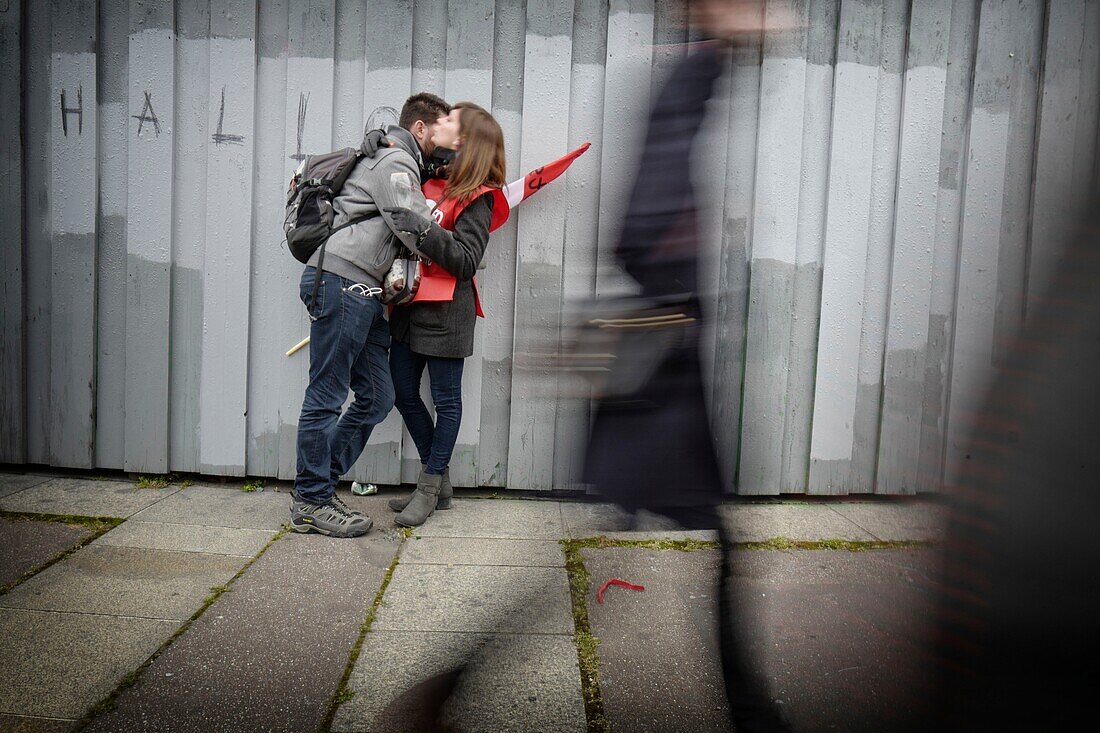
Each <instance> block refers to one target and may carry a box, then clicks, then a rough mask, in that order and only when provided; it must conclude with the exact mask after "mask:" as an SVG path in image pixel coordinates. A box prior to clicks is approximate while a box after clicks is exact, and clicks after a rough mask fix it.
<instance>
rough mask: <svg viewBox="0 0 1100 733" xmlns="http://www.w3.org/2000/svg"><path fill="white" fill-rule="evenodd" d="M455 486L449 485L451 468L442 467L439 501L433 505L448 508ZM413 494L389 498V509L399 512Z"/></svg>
mask: <svg viewBox="0 0 1100 733" xmlns="http://www.w3.org/2000/svg"><path fill="white" fill-rule="evenodd" d="M421 470H423V469H421ZM454 493H455V488H454V487H453V486H451V469H450V468H444V469H443V482H442V483H441V484H440V485H439V502H438V503H437V504H436V505H435V508H436V509H450V508H451V497H453V496H454ZM412 498H413V495H412V494H409V495H408V496H401V497H397V498H396V499H390V501H389V505H390V509H393V510H394V511H395V512H401V511H404V510H405V507H407V506H408V505H409V502H410V501H412Z"/></svg>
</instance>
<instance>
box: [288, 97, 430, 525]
mask: <svg viewBox="0 0 1100 733" xmlns="http://www.w3.org/2000/svg"><path fill="white" fill-rule="evenodd" d="M449 111H450V107H449V106H448V105H447V103H446V102H444V101H443V100H442V99H440V98H439V97H437V96H435V95H434V94H427V93H422V94H416V95H413V96H412V97H409V99H408V100H407V101H406V102H405V105H404V107H402V109H401V119H400V124H399V126H397V127H390V128H389V129H388V130H386V136H387V137H388V138H389V140H390V141H391V144H390V146H389V147H384V148H381V149H379V150H378V151H377V153H375V154H374V155H372V156H370V157H365V158H363V159H362V160H361V161H360V162H359V163H358V164H357V165H356V167H355V169H354V170H353V171H352V173H351V175H350V176H348V179H347V182H346V183H345V184H344V187H343V189H341V191H340V193H339V195H338V196H337V197H336V198H335V200H334V201H333V208H334V209H335V212H336V217H335V220H334V222H333V224H334V226H340V225H341V224H343V223H344V222H347V221H348V220H350V219H353V218H356V217H366V218H365V219H364V220H362V221H360V222H358V223H356V224H353V225H351V226H350V227H347V228H345V229H341V230H340V231H338V232H336V233H335V234H334V235H333V236H332V237H330V238H329V240H328V243H327V244H326V245H325V255H324V262H323V263H322V264H321V269H322V273H321V282H320V286H319V288H318V290H317V296H316V302H312V293H313V284H314V280H315V278H316V275H317V267H318V259H319V254H320V251H318V252H317V253H315V254H314V255H313V257H312V258H311V259H310V261H309V263H308V264H307V265H306V268H305V272H304V273H302V280H301V285H300V290H301V298H302V302H303V303H305V305H306V308H307V309H308V310H309V312H310V319H311V320H312V323H311V324H310V329H309V337H310V343H309V385H308V386H307V387H306V394H305V399H304V400H303V402H302V413H301V416H300V417H299V419H298V476H297V478H296V479H295V481H294V492H293V500H292V502H291V520H290V524H291V527H292V528H293V529H294V530H295V531H297V532H319V533H321V534H325V535H329V536H331V537H358V536H359V535H362V534H365V533H366V532H368V531H370V528H371V525H372V522H371V519H370V518H369V517H367V516H366V515H364V514H362V513H360V512H355V511H352V510H351V509H350V508H349V507H348V506H347V505H346V504H344V502H342V501H341V500H340V499H339V498H338V497H337V496H336V482H337V480H338V479H339V478H340V476H342V475H344V474H345V473H347V472H348V470H350V469H351V466H352V464H354V463H355V461H356V459H358V458H359V455H360V454H361V453H362V452H363V448H364V446H366V444H367V439H368V438H369V437H370V434H371V431H372V430H373V429H374V426H375V425H377V424H378V423H379V422H381V421H382V420H383V419H384V418H385V417H386V415H387V414H389V411H390V410H391V409H392V408H393V400H394V392H393V382H392V380H391V378H390V368H389V360H388V351H389V347H390V332H389V326H388V324H387V323H386V319H385V315H384V314H385V307H384V306H383V305H382V301H381V300H379V295H380V294H381V285H382V279H383V278H384V277H385V275H386V273H387V272H388V271H389V269H390V266H391V265H392V264H393V261H394V258H395V257H396V255H397V251H398V248H399V246H400V245H401V244H402V243H404V244H405V245H407V246H410V247H411V246H412V245H414V244H415V238H416V237H415V235H413V234H407V233H405V232H399V231H398V230H397V229H395V228H394V224H393V221H392V219H391V218H390V214H389V213H387V212H386V209H387V208H390V207H397V206H401V207H407V208H410V209H412V210H413V211H417V212H418V213H420V214H421V215H423V216H425V217H427V216H430V210H429V208H428V205H427V204H426V203H425V201H424V196H423V194H422V193H421V192H420V183H421V177H422V171H423V169H424V167H425V164H426V160H427V157H428V156H430V155H431V153H432V148H433V145H432V142H431V137H432V133H433V132H434V128H435V123H436V120H438V119H439V118H440V117H443V116H445V115H446V114H447V113H448V112H449ZM375 134H376V133H375V131H368V132H367V138H368V139H367V140H364V146H363V147H364V150H373V149H375V148H377V147H378V140H377V139H369V138H371V136H372V135H375ZM399 240H400V241H399ZM349 388H350V389H351V391H352V392H353V393H354V395H355V399H354V401H353V402H352V403H351V405H349V406H348V408H347V410H345V411H344V412H343V414H341V408H342V407H343V404H344V401H345V400H346V399H347V396H348V390H349Z"/></svg>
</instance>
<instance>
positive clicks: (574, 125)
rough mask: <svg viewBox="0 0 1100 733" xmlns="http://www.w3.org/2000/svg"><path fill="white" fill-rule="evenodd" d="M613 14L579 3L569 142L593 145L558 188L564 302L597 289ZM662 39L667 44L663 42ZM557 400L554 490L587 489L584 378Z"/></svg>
mask: <svg viewBox="0 0 1100 733" xmlns="http://www.w3.org/2000/svg"><path fill="white" fill-rule="evenodd" d="M607 11H608V5H607V3H604V2H592V0H577V2H576V4H575V5H574V10H573V39H572V41H573V60H572V65H573V70H572V77H571V79H570V82H569V84H570V89H569V92H570V94H569V143H568V145H567V147H568V148H569V149H570V150H573V149H575V148H577V147H580V146H581V145H583V144H584V143H586V142H587V143H591V144H592V146H593V147H592V148H591V149H590V151H589V152H587V153H585V154H584V155H582V156H581V157H580V158H578V159H577V160H576V161H574V163H573V165H571V166H570V168H569V171H568V172H567V173H566V175H565V179H564V181H562V182H560V183H558V184H557V185H559V186H560V185H564V186H566V191H565V204H564V205H565V210H566V211H567V212H569V215H568V216H567V217H566V219H565V247H564V250H563V252H562V301H563V303H570V302H577V301H579V300H581V299H583V298H587V297H589V296H591V295H592V293H593V291H594V288H595V274H596V271H595V267H596V261H595V257H594V255H595V252H594V248H593V247H592V243H593V242H595V241H596V238H597V237H598V236H599V195H600V177H601V175H600V159H599V157H598V156H597V155H596V154H595V152H593V151H598V150H599V149H600V148H601V146H602V142H603V135H602V132H603V130H602V125H603V115H604V110H603V99H604V63H605V59H606V58H607V48H606V43H607ZM673 20H674V18H672V17H670V18H667V19H666V21H665V25H663V26H661V27H659V28H658V30H657V32H658V33H663V34H664V36H666V37H670V36H673V34H675V29H674V28H672V27H669V26H670V25H671V24H672V22H673ZM661 40H666V39H665V38H662V39H661ZM565 379H566V377H562V380H563V381H562V383H561V387H562V393H561V395H559V396H558V398H557V407H556V409H555V413H556V415H557V421H556V423H555V425H554V446H555V448H554V486H555V487H570V488H574V489H577V488H582V485H581V479H582V471H583V468H584V448H585V444H586V443H587V441H588V427H589V417H590V412H591V410H590V407H591V405H590V403H589V400H588V399H587V397H584V396H576V395H578V394H579V395H584V394H585V391H584V384H583V380H578V379H573V380H572V382H571V383H566V382H565V381H564V380H565Z"/></svg>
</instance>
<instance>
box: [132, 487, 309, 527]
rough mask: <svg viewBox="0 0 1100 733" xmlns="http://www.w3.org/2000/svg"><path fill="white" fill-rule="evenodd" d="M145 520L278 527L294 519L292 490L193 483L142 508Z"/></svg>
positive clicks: (209, 524)
mask: <svg viewBox="0 0 1100 733" xmlns="http://www.w3.org/2000/svg"><path fill="white" fill-rule="evenodd" d="M134 519H136V520H138V521H141V522H165V523H168V524H201V525H204V526H207V527H238V528H242V529H267V530H278V529H281V528H282V526H283V524H284V523H286V522H289V521H290V494H284V493H279V492H275V491H251V492H248V491H241V490H240V489H239V488H236V487H231V486H225V487H216V486H189V487H187V488H186V489H183V490H181V491H179V492H178V493H176V494H174V495H172V496H171V497H169V498H167V499H165V500H164V501H162V502H159V503H157V504H156V505H154V506H151V507H149V508H148V509H146V510H144V511H141V512H138V513H137V514H135V515H134Z"/></svg>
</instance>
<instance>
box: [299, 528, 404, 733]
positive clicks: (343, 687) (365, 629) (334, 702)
mask: <svg viewBox="0 0 1100 733" xmlns="http://www.w3.org/2000/svg"><path fill="white" fill-rule="evenodd" d="M412 533H413V530H412V528H406V529H404V530H402V531H401V532H400V534H401V545H404V544H405V542H406V540H408V539H409V537H411V536H412ZM401 545H399V546H398V548H397V550H396V551H395V552H394V554H393V561H392V562H391V563H390V567H389V569H387V570H386V575H385V577H383V578H382V585H381V586H379V588H378V593H376V594H375V596H374V602H373V603H372V604H371V607H370V610H369V611H367V617H366V618H365V619H364V620H363V623H362V625H360V626H359V638H358V639H356V640H355V645H354V646H353V647H352V648H351V653H350V654H349V655H348V663H347V666H345V667H344V674H343V676H342V677H341V678H340V684H338V685H337V686H336V692H335V693H333V695H332V697H331V698H329V705H328V712H327V713H326V714H325V719H324V720H323V721H321V727H320V729H319V730H320V731H321V733H328V731H330V730H331V729H332V721H333V719H334V718H335V717H336V709H337V708H338V707H340V705H341V704H342V703H345V702H347V701H348V700H350V699H352V698H353V697H355V691H354V690H349V689H348V686H347V685H348V680H349V679H351V673H352V671H353V670H354V669H355V663H356V662H357V661H359V653H360V652H361V651H362V650H363V641H364V640H365V639H366V638H367V634H369V633H370V627H371V625H372V624H374V618H375V616H377V615H378V609H379V608H381V607H382V596H384V595H385V594H386V588H388V587H389V585H390V580H392V579H393V572H394V571H395V570H397V564H398V562H399V561H400V559H401Z"/></svg>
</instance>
